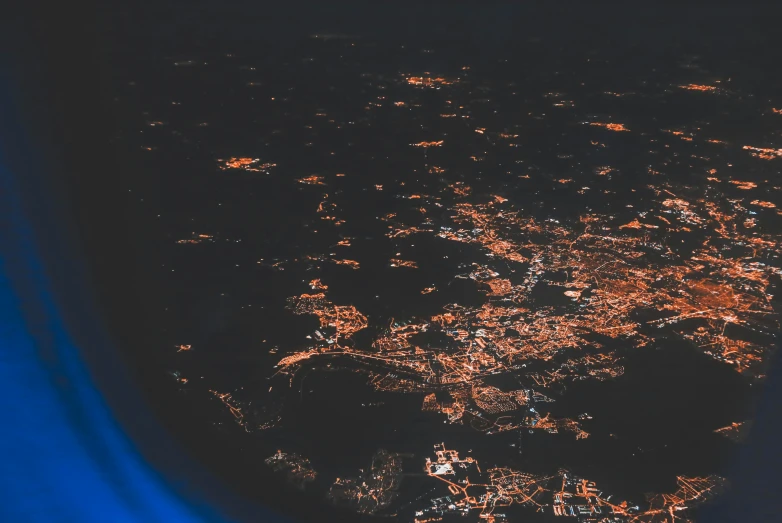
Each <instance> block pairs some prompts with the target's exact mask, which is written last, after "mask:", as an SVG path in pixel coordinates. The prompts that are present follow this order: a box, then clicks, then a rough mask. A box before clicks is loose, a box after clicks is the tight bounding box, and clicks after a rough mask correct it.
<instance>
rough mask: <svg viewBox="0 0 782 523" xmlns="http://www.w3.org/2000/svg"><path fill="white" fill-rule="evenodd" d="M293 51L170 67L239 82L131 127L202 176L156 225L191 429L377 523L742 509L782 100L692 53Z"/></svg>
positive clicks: (759, 369) (682, 517)
mask: <svg viewBox="0 0 782 523" xmlns="http://www.w3.org/2000/svg"><path fill="white" fill-rule="evenodd" d="M524 45H525V46H528V47H529V49H530V52H529V53H527V54H524V53H522V54H524V56H535V53H537V52H538V50H539V47H536V46H537V44H536V43H535V42H533V41H530V42H527V43H526V44H524ZM525 49H526V47H525ZM281 53H282V51H281ZM284 53H289V54H285V55H284V59H282V58H281V59H280V60H278V61H274V60H271V59H267V58H264V57H263V56H259V55H256V54H251V55H247V56H237V55H236V54H232V55H231V56H214V57H212V58H210V60H209V62H210V63H211V64H219V66H218V65H214V66H213V65H210V66H209V67H214V70H212V69H208V68H207V67H206V66H200V65H193V66H189V67H188V68H185V67H175V65H174V62H171V63H170V64H169V63H166V64H165V65H166V67H169V66H170V67H169V69H171V71H170V72H168V73H166V78H169V79H170V82H171V86H179V87H178V89H180V90H182V92H190V91H188V89H190V87H189V85H190V84H189V83H188V82H195V81H196V80H193V78H194V77H192V76H187V77H185V76H184V75H185V74H190V73H185V72H183V71H185V70H189V71H191V72H192V71H193V70H194V69H195V68H200V72H201V73H202V74H203V75H204V77H205V78H210V79H211V78H213V76H210V75H214V78H216V80H215V85H217V86H220V87H215V89H216V92H211V91H210V93H209V95H208V96H207V94H204V95H203V97H204V98H203V100H202V99H201V98H199V97H200V96H201V95H197V94H194V95H193V100H191V101H190V102H189V103H190V107H189V108H188V109H187V110H189V111H192V112H193V115H192V116H191V117H188V119H185V118H184V117H180V116H178V115H179V114H180V113H183V112H184V110H185V109H184V107H185V105H186V103H187V102H181V103H182V104H183V105H176V104H174V103H173V102H174V101H176V102H177V104H178V103H180V102H179V100H180V99H184V96H180V92H178V91H177V90H176V89H174V88H173V87H172V91H171V93H170V94H169V96H170V98H171V100H170V101H169V100H167V101H166V104H163V105H161V106H160V107H157V108H156V109H155V108H154V106H152V105H151V106H150V108H149V109H148V110H145V114H144V115H143V119H140V120H139V123H138V125H139V127H140V128H142V127H143V129H144V134H143V140H142V139H141V138H139V144H138V150H139V151H142V152H141V153H139V154H143V155H144V158H145V159H146V160H145V161H147V162H150V165H155V162H156V161H157V162H160V165H169V164H168V163H165V162H172V163H171V165H181V166H183V167H182V172H177V173H175V174H171V175H170V176H171V177H172V178H171V179H170V180H169V179H168V178H164V180H166V181H165V184H169V185H165V187H166V189H165V190H166V191H168V193H165V194H166V195H167V196H166V198H169V200H166V201H167V202H168V203H166V205H168V206H169V207H166V206H163V205H161V208H160V209H157V208H155V210H154V212H151V211H149V217H150V218H149V219H150V220H153V221H155V223H158V221H157V220H159V223H164V225H161V227H162V228H165V237H164V238H163V239H161V241H160V243H161V245H163V247H161V251H162V252H164V255H161V261H160V267H161V269H160V270H161V271H163V274H164V275H165V277H166V279H167V280H170V282H171V285H172V286H174V288H175V289H176V296H174V297H172V298H171V299H170V300H169V301H168V302H167V303H166V304H165V306H164V307H162V308H164V309H165V310H164V311H163V312H161V314H163V317H164V318H165V319H166V325H167V328H168V329H169V330H168V331H167V334H166V335H167V336H170V337H171V340H170V343H169V344H168V345H167V347H168V348H167V349H166V350H167V351H168V352H167V353H166V354H167V355H166V357H167V358H168V359H166V363H167V365H169V368H168V369H167V370H168V371H169V372H170V374H171V375H172V376H174V378H175V388H176V391H177V392H178V393H180V394H181V395H182V396H183V397H186V398H187V401H189V402H191V403H190V404H192V405H195V406H193V407H191V408H192V409H193V410H195V411H199V415H203V416H204V417H205V418H208V420H209V423H210V426H211V427H213V428H214V430H216V431H220V433H221V434H230V435H231V437H235V438H236V440H235V441H237V442H240V443H237V446H238V447H242V448H244V447H246V448H252V449H255V450H253V452H257V453H258V455H262V456H263V463H265V465H263V467H262V468H265V469H267V470H271V471H273V472H274V474H275V477H276V478H278V479H279V481H280V482H285V483H287V484H290V485H291V487H292V488H294V489H300V490H303V491H305V493H306V495H308V496H312V499H315V500H318V502H323V503H328V504H330V505H333V506H335V507H337V508H338V509H340V510H344V511H346V512H354V513H358V514H360V515H361V516H362V517H369V518H377V520H383V519H384V518H385V520H390V521H403V522H409V523H428V522H436V521H444V522H450V521H469V522H479V521H486V522H489V523H491V522H496V523H501V522H502V523H504V522H509V523H515V522H521V521H549V520H562V521H575V522H601V523H686V522H695V521H698V518H697V516H698V510H699V509H701V508H702V507H703V506H708V505H709V504H710V503H712V500H713V499H714V500H715V502H716V500H719V499H720V498H721V497H724V496H729V495H730V485H729V483H728V480H727V479H725V477H726V476H727V475H728V474H727V472H726V463H727V461H728V459H729V458H730V456H729V455H728V453H729V452H736V451H737V450H736V449H738V448H739V446H740V445H743V442H744V441H745V439H746V438H747V436H748V435H749V434H751V426H752V421H751V417H752V412H753V411H752V408H751V405H752V402H753V401H755V400H756V398H757V396H758V394H759V391H762V390H763V389H762V388H763V386H764V383H765V378H766V372H767V368H768V365H769V360H770V357H771V355H772V353H773V348H774V347H775V345H776V343H777V342H778V332H779V329H780V316H779V311H780V309H779V303H778V298H777V296H778V295H779V292H780V291H779V288H780V283H781V282H782V280H781V279H780V278H781V277H782V259H781V258H780V256H782V235H780V231H782V228H781V227H782V210H780V208H782V199H781V198H780V194H781V191H782V182H780V178H779V173H780V166H782V133H780V131H779V125H780V122H782V120H780V118H779V114H780V113H782V110H781V109H778V108H779V107H782V98H780V97H779V96H776V97H773V96H771V95H768V96H765V95H764V96H763V97H761V96H760V95H758V96H755V95H754V94H753V92H752V89H751V86H750V85H748V84H746V83H743V82H742V78H741V77H740V76H739V75H733V76H728V75H727V74H723V73H722V72H720V71H718V70H716V69H715V70H711V69H709V62H708V61H706V60H701V59H700V58H699V57H697V56H692V57H687V58H686V59H685V58H681V59H677V60H673V59H671V58H670V57H667V58H658V60H659V63H657V62H656V63H655V66H654V68H653V67H651V66H650V67H649V68H647V69H648V70H640V69H639V67H638V66H637V64H635V63H634V62H621V60H623V58H617V57H615V56H614V55H613V54H611V53H610V52H609V51H607V50H605V49H603V50H598V49H594V50H591V49H590V50H584V51H583V52H581V51H579V53H575V55H574V56H576V55H577V58H575V57H570V58H568V57H564V58H561V59H560V58H557V59H556V60H554V59H552V60H551V62H550V63H549V62H548V59H546V60H541V64H540V65H536V66H535V67H538V68H540V72H539V73H537V72H536V73H535V74H534V75H532V74H531V75H527V76H525V75H526V74H527V73H526V72H525V71H527V70H528V67H527V65H525V62H524V61H523V60H522V59H521V58H518V57H517V56H515V55H514V54H513V53H502V52H499V51H498V52H497V56H494V55H492V56H491V58H485V57H484V59H483V60H478V59H474V57H471V55H469V53H463V54H460V53H461V51H457V50H453V49H449V48H448V46H443V47H442V48H439V47H437V46H434V45H432V46H428V45H427V46H423V45H420V46H413V45H411V44H408V43H404V45H402V44H401V43H394V44H393V45H392V44H388V43H377V42H374V41H372V40H370V39H361V38H354V37H352V36H349V35H341V34H336V33H335V34H333V35H332V34H330V33H329V34H325V33H324V34H317V35H313V36H312V37H311V38H308V39H306V41H304V42H303V43H301V46H300V47H296V49H288V50H286V51H284ZM382 53H387V54H388V55H389V56H394V57H395V58H394V60H395V61H394V65H393V67H391V66H388V67H385V66H383V65H382V64H381V63H380V62H382V60H380V59H379V58H378V57H379V56H381V55H382ZM601 53H602V54H601ZM383 56H385V55H383ZM178 60H180V59H178ZM568 60H573V62H572V63H571V62H569V61H568ZM180 61H181V60H180ZM283 62H284V63H285V64H286V65H285V66H284V67H283V65H281V64H282V63H283ZM198 63H200V62H198ZM585 64H586V65H585ZM617 64H620V65H617ZM621 64H624V65H621ZM161 67H162V66H161ZM624 68H628V70H629V69H632V73H627V74H626V75H625V72H624V71H625V69H624ZM218 69H219V73H218V72H216V71H217V70H218ZM712 69H714V68H712ZM573 71H576V72H573ZM606 71H608V72H606ZM617 71H619V72H617ZM609 73H610V74H609ZM618 78H621V81H620V80H618ZM220 89H225V92H222V91H220ZM229 92H230V93H231V94H228V93H229ZM200 104H203V105H200ZM210 104H211V105H210ZM223 104H225V108H223ZM218 106H219V107H220V108H221V109H220V110H219V111H216V110H212V109H210V110H207V109H206V108H205V107H218ZM772 106H773V107H776V108H773V109H770V107H772ZM672 107H676V108H677V109H676V110H673V109H672ZM223 112H225V114H223ZM147 113H148V114H147ZM736 121H741V122H742V123H741V125H737V124H735V122H736ZM150 122H151V123H150ZM163 122H165V123H163ZM194 122H198V123H197V124H196V123H194ZM207 122H208V125H202V123H205V124H206V123H207ZM153 124H154V125H153ZM218 129H222V131H223V132H224V133H226V134H227V135H228V136H229V137H230V139H229V138H226V139H224V140H222V139H220V137H219V136H220V135H219V134H213V133H216V132H218V131H217V130H218ZM173 130H176V132H177V133H179V134H172V132H173ZM154 137H158V138H157V141H155V139H154ZM185 137H187V139H188V140H192V142H191V141H186V140H185ZM141 142H143V143H141ZM166 144H168V145H166ZM196 144H198V145H196ZM146 147H149V149H145V148H146ZM167 148H168V149H167ZM165 155H170V156H165ZM160 170H161V172H162V171H165V169H163V168H162V167H161V168H160ZM166 172H168V171H166ZM161 176H163V175H161ZM150 183H152V182H150ZM154 183H157V181H155V182H154ZM161 184H163V182H161ZM134 190H135V189H134ZM140 191H141V190H140V189H139V192H140ZM169 193H170V194H169ZM130 194H131V197H132V198H135V197H136V196H138V195H137V194H136V193H135V192H131V193H130ZM138 198H139V199H141V198H142V196H138ZM172 202H175V203H172ZM139 205H142V203H141V202H139ZM143 205H149V208H150V209H152V207H153V206H152V204H148V202H143ZM145 208H146V207H145ZM144 212H147V211H144ZM172 347H173V348H172ZM169 353H170V354H169ZM201 409H202V410H203V412H202V413H201ZM443 442H444V443H443ZM432 449H434V450H432ZM726 449H727V450H726ZM731 456H732V455H731ZM248 466H251V465H248ZM316 469H317V473H316ZM650 492H652V493H653V494H648V493H650ZM528 518H529V519H528ZM534 518H540V519H534Z"/></svg>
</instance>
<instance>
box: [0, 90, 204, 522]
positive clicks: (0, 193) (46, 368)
mask: <svg viewBox="0 0 782 523" xmlns="http://www.w3.org/2000/svg"><path fill="white" fill-rule="evenodd" d="M6 102H7V99H6ZM5 123H6V124H7V123H8V122H5ZM15 182H16V180H15V179H14V178H13V175H12V174H11V173H10V172H9V171H8V170H7V168H6V167H5V165H4V164H3V163H2V158H0V255H2V256H1V257H0V413H1V414H2V421H1V422H0V448H2V453H3V455H2V461H1V462H0V471H2V472H1V473H0V521H2V522H8V523H24V522H31V523H37V522H42V523H44V522H45V523H57V522H79V523H92V522H95V523H125V522H128V523H130V522H133V523H136V522H150V523H156V522H166V523H173V522H176V523H179V522H184V523H190V522H205V521H219V519H218V518H216V517H215V516H214V515H213V514H209V513H208V512H207V511H205V510H201V509H200V508H197V507H193V506H191V505H190V504H188V503H187V501H186V500H185V499H183V498H182V497H180V496H179V495H178V494H177V493H176V492H175V491H174V489H173V488H172V487H171V486H170V485H168V484H167V483H166V481H165V480H164V479H163V478H162V477H160V476H159V475H158V473H157V472H156V471H155V470H154V469H152V468H151V467H150V466H149V465H148V464H147V463H145V461H144V460H143V458H142V456H141V455H140V453H139V452H138V451H137V450H136V449H135V448H134V446H133V444H132V442H131V441H129V440H128V438H127V437H126V435H125V434H124V433H123V431H122V430H121V428H120V427H119V425H118V423H117V422H116V420H115V419H114V417H113V416H112V413H111V411H110V409H109V408H108V406H107V405H106V404H105V402H104V400H103V398H102V396H101V394H100V393H99V391H98V390H97V389H96V388H95V386H94V383H93V382H92V380H91V379H90V376H89V374H88V371H87V368H86V367H85V366H84V364H83V362H82V361H81V358H80V354H79V351H78V350H77V348H76V347H75V346H74V345H73V343H72V341H71V338H70V336H69V334H68V331H67V329H66V326H65V325H64V324H63V319H62V317H61V315H60V314H59V311H58V310H57V306H56V304H55V300H54V299H53V289H52V286H51V283H50V282H49V281H48V280H47V278H46V275H45V274H46V273H45V270H44V265H43V262H42V258H41V256H40V253H39V252H38V250H37V248H36V245H37V244H36V243H35V242H36V241H37V238H35V235H34V231H33V227H32V225H31V223H30V222H29V220H27V217H26V216H25V215H24V212H23V209H22V204H21V198H20V194H19V192H18V191H19V189H18V187H17V184H16V183H15ZM71 299H82V298H81V297H71Z"/></svg>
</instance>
